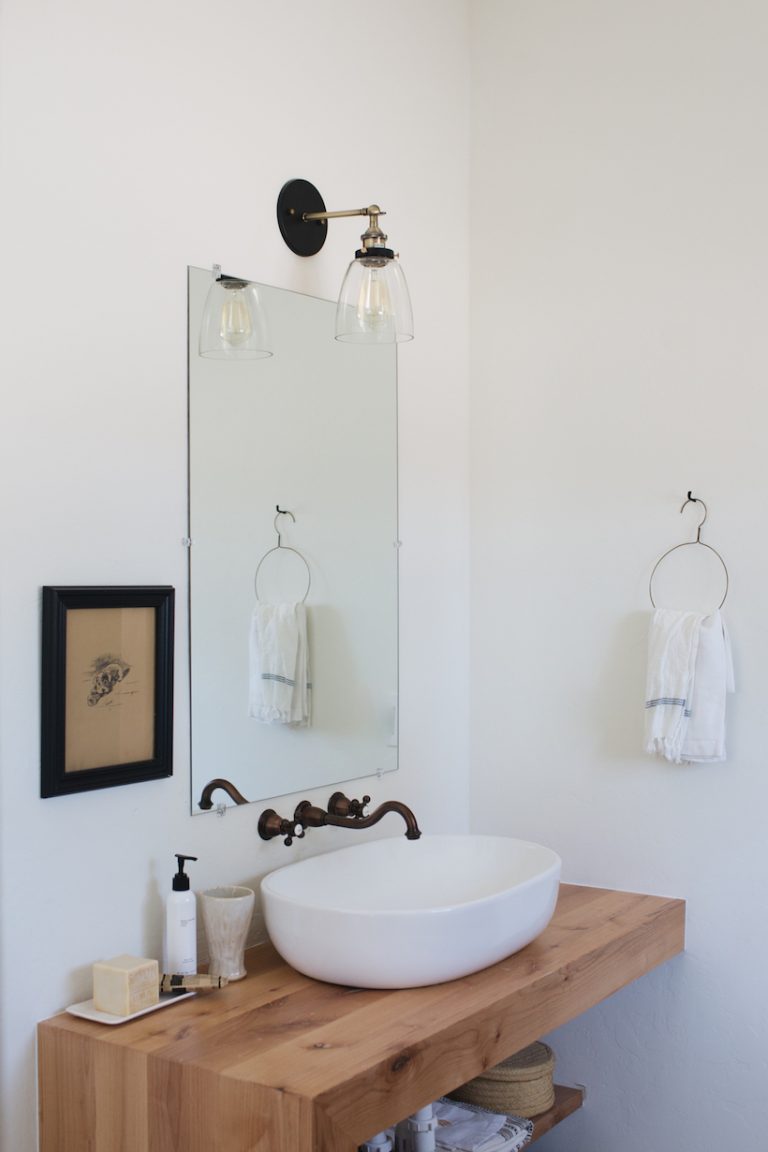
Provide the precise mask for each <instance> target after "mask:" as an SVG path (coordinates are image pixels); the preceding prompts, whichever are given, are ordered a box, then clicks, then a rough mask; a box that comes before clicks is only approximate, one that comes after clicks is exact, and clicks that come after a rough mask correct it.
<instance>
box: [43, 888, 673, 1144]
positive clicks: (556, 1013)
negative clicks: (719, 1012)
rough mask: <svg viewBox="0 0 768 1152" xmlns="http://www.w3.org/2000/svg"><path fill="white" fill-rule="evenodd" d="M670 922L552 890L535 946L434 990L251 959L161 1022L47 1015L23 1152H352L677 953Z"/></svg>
mask: <svg viewBox="0 0 768 1152" xmlns="http://www.w3.org/2000/svg"><path fill="white" fill-rule="evenodd" d="M684 918H685V905H684V902H683V901H681V900H674V899H667V898H665V897H657V896H645V895H641V894H635V893H626V892H613V891H609V890H605V889H599V888H584V887H577V886H574V885H567V884H564V885H562V886H561V889H560V898H559V901H558V905H557V909H556V912H555V915H554V917H553V919H552V921H551V923H550V925H549V927H548V928H547V929H546V931H545V932H544V933H542V935H541V936H539V938H538V939H537V940H535V941H534V942H533V943H532V944H529V945H528V947H527V948H524V949H523V950H522V951H521V952H518V953H517V954H516V955H514V956H511V957H509V958H508V959H506V960H502V961H501V962H500V963H498V964H495V965H493V966H492V967H491V968H486V969H484V970H483V971H482V972H477V973H475V974H474V975H471V976H466V977H464V978H463V979H461V980H455V981H452V982H451V983H447V984H438V985H434V986H432V987H428V988H410V989H404V990H402V991H389V990H388V991H375V990H367V989H356V988H347V987H342V986H340V985H334V984H324V983H320V982H318V981H315V980H311V979H309V978H308V977H305V976H302V975H300V974H299V973H298V972H296V971H295V970H294V969H292V968H290V967H288V965H287V964H285V962H284V961H283V960H281V959H280V957H279V956H278V955H277V953H276V952H275V951H274V949H273V948H272V947H271V946H269V945H264V946H262V947H260V948H254V949H251V950H250V951H249V953H248V976H247V977H246V978H245V979H244V980H242V981H239V982H238V983H234V984H230V985H229V986H228V987H226V988H224V989H221V990H220V991H216V992H212V993H207V994H201V995H198V996H197V997H195V998H193V999H189V1000H184V1001H182V1002H180V1003H179V1004H178V1005H173V1006H172V1007H169V1008H168V1009H165V1010H163V1011H162V1012H156V1013H153V1014H150V1015H147V1016H143V1017H141V1018H139V1019H137V1020H135V1021H130V1022H127V1023H125V1024H121V1025H118V1026H115V1027H106V1026H104V1025H99V1024H95V1023H92V1022H90V1021H87V1020H81V1019H78V1018H76V1017H73V1016H70V1015H68V1014H61V1015H59V1016H56V1017H54V1018H52V1019H51V1020H47V1021H45V1022H44V1023H42V1024H40V1025H39V1027H38V1050H39V1079H40V1141H41V1142H40V1152H354V1149H356V1148H357V1146H358V1144H360V1143H361V1142H362V1141H363V1140H365V1139H367V1138H368V1137H369V1136H371V1135H372V1134H373V1133H375V1132H378V1131H380V1130H381V1129H383V1128H385V1127H387V1126H388V1125H390V1124H393V1123H394V1122H395V1121H397V1120H399V1119H402V1118H403V1117H404V1116H407V1115H409V1114H411V1113H412V1112H414V1111H416V1110H417V1109H418V1108H421V1107H423V1106H424V1105H425V1104H428V1103H429V1102H430V1101H432V1100H435V1099H437V1098H438V1097H439V1096H441V1095H443V1094H444V1093H446V1092H448V1091H450V1090H451V1089H453V1088H455V1087H457V1086H458V1085H459V1084H463V1083H464V1082H465V1081H467V1080H469V1079H471V1078H472V1077H473V1076H476V1075H477V1074H478V1073H480V1072H482V1071H483V1070H484V1069H486V1068H488V1067H490V1066H491V1065H493V1064H497V1063H498V1062H499V1061H500V1060H503V1059H505V1058H506V1057H507V1056H510V1055H511V1054H512V1053H513V1052H517V1051H518V1050H519V1049H521V1048H523V1047H525V1046H526V1045H527V1044H530V1043H531V1042H532V1041H533V1040H537V1039H539V1037H541V1036H542V1035H545V1034H546V1033H548V1032H550V1031H551V1030H552V1029H553V1028H557V1027H558V1026H560V1025H561V1024H564V1023H565V1022H566V1021H568V1020H571V1019H573V1018H574V1017H575V1016H578V1015H580V1014H581V1013H582V1012H585V1011H586V1010H587V1009H588V1008H590V1007H592V1005H594V1004H596V1003H598V1002H599V1001H600V1000H603V999H605V997H606V996H609V995H611V994H612V993H613V992H615V991H616V990H617V989H619V988H621V987H622V986H624V985H625V984H628V983H629V982H630V981H632V980H635V979H637V978H638V977H639V976H642V975H643V974H644V973H646V972H648V971H650V970H651V969H652V968H654V967H655V966H656V965H658V964H661V963H662V962H664V961H665V960H668V959H670V958H671V957H672V956H674V955H675V954H676V953H679V952H681V951H682V949H683V946H684ZM392 946H393V947H397V942H396V941H393V942H392ZM585 1079H586V1073H585Z"/></svg>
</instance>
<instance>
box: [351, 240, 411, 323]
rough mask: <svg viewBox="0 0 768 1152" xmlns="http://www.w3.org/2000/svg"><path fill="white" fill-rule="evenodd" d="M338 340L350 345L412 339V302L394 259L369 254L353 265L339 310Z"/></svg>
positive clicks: (360, 257)
mask: <svg viewBox="0 0 768 1152" xmlns="http://www.w3.org/2000/svg"><path fill="white" fill-rule="evenodd" d="M336 339H337V340H343V341H346V342H347V343H349V344H394V343H395V342H396V341H400V340H412V339H413V313H412V311H411V298H410V296H409V294H408V285H407V284H406V282H405V276H404V275H403V270H402V268H401V267H400V264H399V263H398V261H397V260H396V259H395V257H394V256H382V255H377V256H372V255H371V254H370V253H369V252H367V253H359V254H358V255H357V256H356V257H355V259H354V260H353V261H352V263H351V264H350V266H349V268H348V269H347V274H346V276H345V277H344V282H343V284H342V286H341V292H340V293H339V303H338V305H337V307H336Z"/></svg>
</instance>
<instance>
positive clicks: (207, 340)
mask: <svg viewBox="0 0 768 1152" xmlns="http://www.w3.org/2000/svg"><path fill="white" fill-rule="evenodd" d="M199 350H200V355H201V356H207V357H209V358H210V359H213V360H261V359H263V358H264V357H266V356H271V355H272V342H271V340H270V337H269V329H268V325H267V319H266V316H265V315H264V310H263V308H262V307H261V303H260V302H259V294H258V292H257V290H256V285H255V284H251V283H249V282H248V281H247V280H237V279H235V278H234V277H231V276H221V277H220V278H219V279H218V280H214V281H213V283H212V284H211V287H210V288H209V289H208V295H207V297H206V300H205V307H204V308H203V318H202V320H201V321H200V345H199Z"/></svg>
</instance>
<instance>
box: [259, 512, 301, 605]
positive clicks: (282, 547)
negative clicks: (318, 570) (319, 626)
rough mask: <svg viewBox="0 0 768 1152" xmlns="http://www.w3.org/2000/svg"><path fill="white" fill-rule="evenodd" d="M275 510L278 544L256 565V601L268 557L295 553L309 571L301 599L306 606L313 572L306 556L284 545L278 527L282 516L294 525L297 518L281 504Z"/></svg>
mask: <svg viewBox="0 0 768 1152" xmlns="http://www.w3.org/2000/svg"><path fill="white" fill-rule="evenodd" d="M275 509H276V516H275V519H274V520H273V522H272V523H273V524H274V526H275V532H276V534H277V544H275V546H274V548H268V549H267V551H266V552H265V553H264V555H263V556H262V558H261V560H259V562H258V564H257V565H256V571H255V573H254V576H253V590H254V592H255V593H256V599H257V600H259V598H260V597H259V572H260V571H261V566H262V564H263V563H264V561H265V560H266V558H267V556H271V555H272V553H273V552H278V551H280V552H293V553H294V554H295V555H296V556H298V558H299V560H301V562H302V564H303V565H304V567H305V568H306V570H307V587H306V591H305V592H304V595H303V596H302V598H301V603H302V604H304V603H305V602H306V599H307V596H309V590H310V588H311V587H312V570H311V568H310V567H309V564H308V562H307V558H306V556H303V555H302V554H301V552H299V550H298V548H292V547H291V546H290V544H283V540H282V534H281V532H280V529H279V528H278V526H277V521H278V518H279V517H280V516H290V518H291V520H293V522H294V524H295V523H296V517H295V516H294V514H293V512H289V511H288V509H287V508H281V507H280V505H279V504H276V505H275Z"/></svg>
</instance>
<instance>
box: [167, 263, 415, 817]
mask: <svg viewBox="0 0 768 1152" xmlns="http://www.w3.org/2000/svg"><path fill="white" fill-rule="evenodd" d="M210 275H211V274H210V273H209V272H205V271H203V270H199V269H190V312H189V314H190V508H191V515H190V536H191V538H192V540H193V545H192V548H191V550H190V573H191V615H190V619H191V649H190V651H191V661H192V677H191V684H192V774H193V776H192V795H193V811H196V810H197V809H196V803H197V799H198V798H199V795H200V792H201V790H202V787H203V785H204V784H205V783H206V782H207V781H208V780H209V779H211V778H213V777H216V776H225V777H227V778H228V779H230V780H232V781H233V783H235V785H236V786H237V787H238V788H239V789H240V791H241V792H242V793H243V794H244V795H246V796H247V797H248V798H249V799H253V800H257V799H264V798H267V797H270V796H276V795H281V794H285V793H290V792H295V791H299V790H301V789H307V788H313V787H320V786H324V785H326V784H330V783H337V782H341V781H343V780H349V779H353V778H355V777H361V776H366V775H373V774H381V773H383V772H388V771H391V770H393V769H394V768H396V767H397V740H396V731H397V708H396V702H397V546H396V545H397V396H396V353H395V350H394V346H393V345H388V346H383V347H365V348H359V347H356V346H353V345H348V344H340V343H338V342H337V341H335V340H334V339H333V324H334V306H333V304H332V303H331V302H329V301H325V300H317V299H315V298H313V297H309V296H302V295H299V294H297V293H292V292H286V291H283V290H280V289H273V288H265V287H262V286H260V287H259V295H260V297H261V300H262V304H263V306H264V307H265V309H268V311H269V318H270V328H271V334H272V339H273V347H274V353H275V354H274V357H273V358H271V359H269V360H261V361H256V362H249V363H246V364H242V365H241V364H237V363H223V364H222V363H220V362H216V361H210V360H205V359H201V358H200V357H198V356H197V348H196V338H197V333H196V324H197V318H198V317H199V315H200V313H201V311H202V305H203V300H204V298H205V294H206V292H207V288H208V285H209V283H210ZM277 504H279V506H280V507H281V508H286V509H290V511H291V512H292V513H293V515H294V516H295V521H292V520H291V519H290V518H289V517H280V518H279V520H278V522H277V526H278V528H279V529H280V533H281V541H282V544H283V545H286V546H287V547H285V548H282V549H281V550H280V551H279V552H277V553H272V554H271V555H269V556H268V557H267V559H266V561H265V563H264V564H263V566H262V567H261V569H260V570H259V583H258V591H259V599H260V600H262V601H271V602H274V601H279V600H288V601H291V600H301V599H302V598H303V596H304V593H305V591H306V587H307V569H306V567H305V566H304V563H303V560H306V563H307V564H308V565H309V569H310V573H311V589H310V592H309V595H308V597H307V601H306V603H307V617H308V634H309V648H310V660H311V674H312V685H313V687H312V725H311V727H310V728H305V729H293V728H291V727H288V726H276V727H275V726H272V725H263V724H259V723H256V722H255V721H253V720H251V719H249V717H248V688H247V685H248V672H249V667H248V633H249V628H250V620H251V615H252V612H253V608H254V605H255V588H254V577H255V572H256V568H257V566H258V564H259V561H260V559H261V558H262V557H263V556H264V555H265V554H266V553H267V552H268V551H269V550H270V549H272V548H273V547H274V546H275V545H276V543H277V537H276V535H275V525H274V523H273V521H274V517H275V506H276V505H277ZM289 548H294V549H296V552H295V553H292V552H290V551H289ZM299 554H300V555H299ZM302 558H303V560H302ZM393 733H394V734H395V736H394V737H393Z"/></svg>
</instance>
